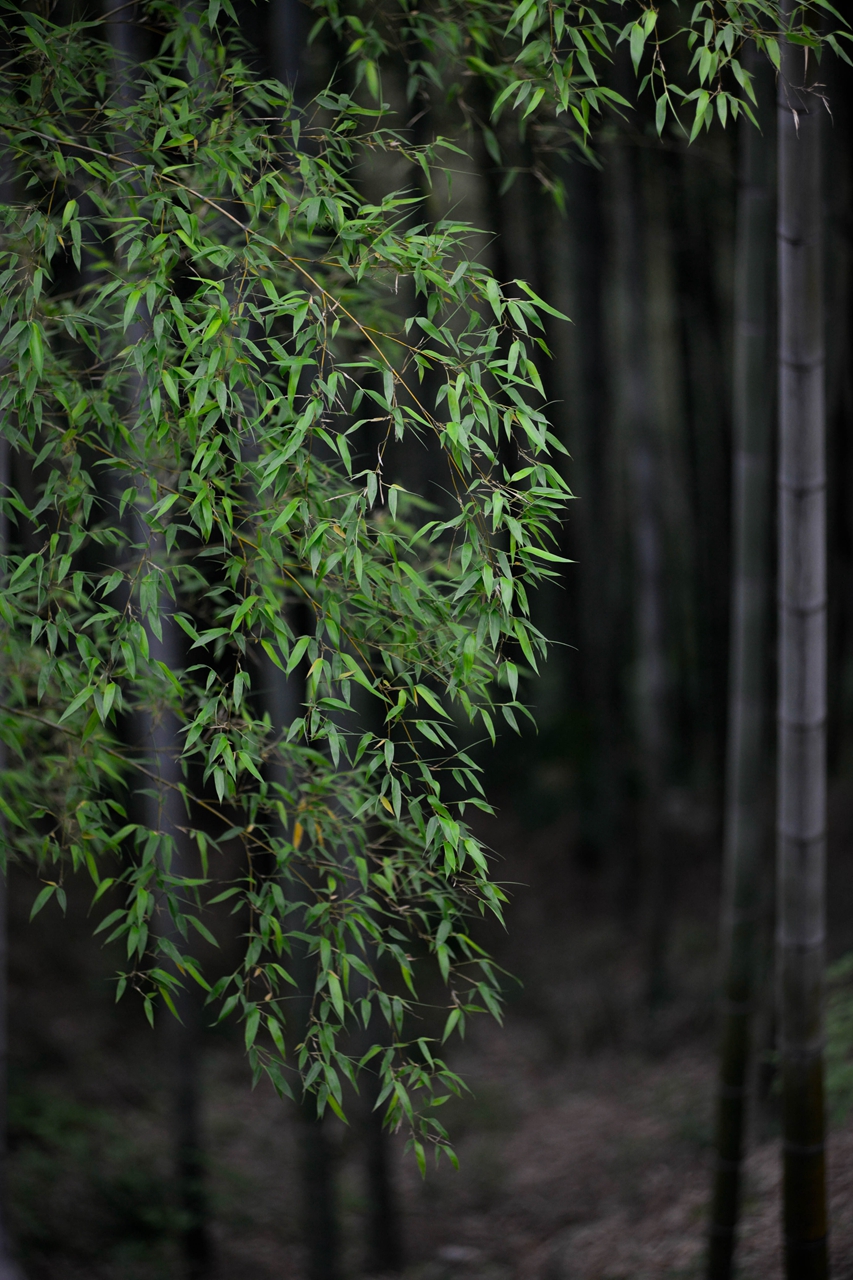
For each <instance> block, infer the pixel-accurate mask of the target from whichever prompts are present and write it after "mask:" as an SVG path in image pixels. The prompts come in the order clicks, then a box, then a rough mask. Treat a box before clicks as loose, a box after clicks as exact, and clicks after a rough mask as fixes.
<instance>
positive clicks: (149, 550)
mask: <svg viewBox="0 0 853 1280" xmlns="http://www.w3.org/2000/svg"><path fill="white" fill-rule="evenodd" d="M108 7H109V6H108ZM106 26H107V31H108V36H109V40H110V43H111V45H112V47H113V49H114V51H115V62H114V78H115V81H116V85H117V90H118V94H119V97H120V98H121V99H122V101H123V102H124V103H125V104H128V102H129V100H130V99H131V95H132V94H133V93H134V88H133V86H132V84H131V83H130V80H129V77H128V69H129V68H130V67H131V66H133V64H134V63H138V62H140V61H141V60H142V58H143V56H144V55H143V48H142V43H141V27H140V25H139V15H138V12H137V8H136V5H135V4H133V5H128V6H126V7H125V8H124V9H123V10H118V11H116V14H115V16H113V17H111V18H110V19H109V20H108V22H107V24H106ZM127 146H128V152H129V154H132V149H133V142H132V139H129V140H128V142H127ZM142 333H143V321H142V320H141V319H136V320H134V321H133V322H132V323H131V325H130V326H129V328H128V335H127V336H128V343H129V345H133V343H134V342H135V341H139V339H140V338H141V337H142ZM131 400H132V404H131V412H132V413H134V414H135V413H136V412H137V411H138V409H139V391H137V390H136V389H134V390H132V392H131ZM139 488H140V493H139V507H138V509H139V511H142V510H144V506H145V502H146V497H145V491H146V488H147V485H146V482H145V481H144V480H141V481H140V485H139ZM131 518H132V519H133V518H134V517H131ZM134 533H135V535H136V541H137V543H138V546H139V547H141V548H144V551H142V552H141V554H143V555H144V556H145V557H146V558H147V559H149V560H150V561H154V560H156V559H157V558H159V557H162V556H163V555H164V554H165V547H164V544H163V539H162V537H158V536H157V535H155V534H152V532H151V530H150V528H149V527H148V525H147V524H146V523H145V521H144V520H143V519H142V517H141V515H137V516H136V518H135V527H134ZM160 621H161V627H162V636H161V637H158V636H157V635H156V634H155V633H154V631H153V629H152V628H150V627H149V628H148V629H147V631H148V646H149V653H150V658H151V662H152V663H155V662H162V663H164V664H165V666H166V667H167V668H168V669H169V670H170V671H172V672H178V671H180V670H181V669H182V668H183V666H184V637H183V632H182V631H181V630H180V628H179V627H178V625H177V623H176V622H175V620H174V617H173V615H172V603H171V599H170V597H169V596H168V594H167V593H166V592H165V591H164V592H163V593H162V595H161V600H160ZM179 729H180V725H179V722H178V718H177V716H176V715H175V713H174V712H173V711H172V710H171V709H170V708H169V707H168V706H165V705H160V706H152V707H149V708H147V709H146V711H145V712H144V713H143V716H142V718H141V723H140V725H139V728H138V733H139V738H140V746H141V749H142V752H143V755H144V756H145V763H146V767H147V768H148V769H149V770H150V771H151V773H152V774H153V775H154V778H155V779H156V781H155V782H154V783H153V785H152V784H150V783H149V786H148V787H145V788H144V789H143V796H142V803H141V808H142V813H143V822H144V825H145V826H146V827H147V828H148V830H149V831H152V832H158V833H159V834H160V859H161V864H162V865H163V866H165V867H166V868H168V870H169V872H170V874H171V875H172V876H173V877H175V878H176V879H178V880H180V879H181V878H182V877H186V876H190V875H192V873H193V861H194V853H195V850H194V845H193V841H192V838H191V836H190V835H189V834H188V830H187V824H188V818H187V814H186V812H185V807H184V801H183V798H182V796H181V793H180V790H179V788H180V786H181V784H182V783H183V781H184V778H183V771H182V769H181V764H180V755H181V739H180V736H179ZM159 917H160V918H159V923H160V929H161V932H162V933H163V934H164V936H166V937H168V938H169V940H170V941H171V942H172V943H173V944H174V945H175V946H176V947H177V948H178V949H180V948H181V946H182V943H183V939H182V937H181V936H180V934H179V931H178V930H177V928H176V927H175V925H174V922H173V920H172V917H171V915H170V913H169V911H168V908H167V906H166V903H165V899H164V900H163V901H162V902H161V905H160V913H159ZM185 981H186V979H185ZM175 1005H176V1008H177V1011H178V1014H179V1019H175V1020H172V1019H171V1015H170V1014H168V1012H166V1014H165V1016H166V1017H167V1018H169V1019H170V1020H169V1022H168V1023H167V1024H166V1026H165V1027H164V1032H163V1047H164V1050H165V1056H166V1063H167V1065H166V1076H167V1088H168V1091H169V1099H170V1104H171V1105H170V1110H171V1116H170V1124H171V1136H172V1139H173V1150H174V1162H175V1163H174V1170H175V1183H176V1198H177V1203H178V1209H179V1226H178V1237H179V1242H180V1249H181V1257H182V1268H183V1274H184V1276H185V1277H186V1280H204V1277H205V1276H206V1275H207V1274H208V1271H209V1269H210V1265H211V1253H212V1250H211V1242H210V1235H209V1229H208V1221H207V1220H208V1206H207V1197H206V1193H205V1187H204V1161H203V1154H202V1142H201V1125H200V1111H201V1105H200V1090H199V1066H200V1064H199V1045H198V1038H199V1030H200V1019H201V1011H200V1008H199V1000H198V998H197V996H196V993H195V991H194V990H193V991H190V990H187V989H186V988H184V989H183V990H182V991H180V992H178V993H177V994H176V996H175Z"/></svg>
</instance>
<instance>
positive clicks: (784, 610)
mask: <svg viewBox="0 0 853 1280" xmlns="http://www.w3.org/2000/svg"><path fill="white" fill-rule="evenodd" d="M790 7H791V6H790V4H789V3H787V2H786V9H787V8H790ZM782 47H783V52H782V70H781V74H780V76H779V84H778V114H777V121H778V164H779V170H778V194H779V203H778V254H779V260H778V261H779V575H780V581H779V700H778V734H779V758H778V796H777V866H778V874H777V893H778V909H777V928H778V934H777V957H778V960H777V964H778V969H777V979H778V1000H779V1028H780V1045H779V1048H780V1064H781V1074H782V1095H783V1135H784V1210H783V1212H784V1230H785V1265H786V1276H787V1277H788V1280H824V1278H825V1277H827V1276H828V1274H829V1263H828V1253H827V1213H826V1170H825V1153H824V1107H823V1020H822V998H823V966H824V929H825V925H824V918H825V862H826V466H825V433H826V427H825V410H824V332H823V281H822V261H821V256H822V243H821V242H822V237H821V215H822V197H821V163H820V132H821V116H822V114H823V111H824V105H823V101H822V98H821V96H820V91H819V90H818V91H814V90H810V89H808V88H807V87H806V85H805V83H804V82H805V81H806V77H807V73H808V58H807V52H808V51H807V50H804V49H803V48H802V46H797V45H794V44H789V43H787V42H785V41H783V42H782Z"/></svg>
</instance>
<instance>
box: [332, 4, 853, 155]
mask: <svg viewBox="0 0 853 1280" xmlns="http://www.w3.org/2000/svg"><path fill="white" fill-rule="evenodd" d="M619 7H620V8H621V9H622V10H624V11H625V14H627V15H630V16H628V20H627V21H624V15H623V16H620V15H618V11H617V10H616V8H615V7H614V6H613V5H611V4H609V3H605V2H604V0H589V2H588V3H585V4H581V5H570V4H567V3H556V4H555V3H553V0H519V2H518V3H516V0H476V2H475V3H470V2H469V0H466V3H464V4H459V3H455V2H454V0H438V2H437V3H434V4H431V5H422V4H420V3H416V2H415V0H400V2H399V4H396V5H391V6H389V7H387V8H383V7H380V6H374V5H371V6H370V7H369V10H368V8H367V6H365V5H363V4H361V3H356V4H355V5H354V6H352V7H347V6H345V5H342V4H341V3H340V0H314V8H315V9H316V10H318V11H319V13H320V15H321V16H320V17H319V18H318V21H317V24H316V26H315V31H316V30H319V29H320V28H321V27H322V26H323V25H324V24H325V23H326V22H329V23H331V24H332V26H333V27H334V29H335V31H336V33H337V35H338V37H339V39H340V40H341V41H342V43H343V44H344V47H346V48H347V49H348V51H349V54H350V56H351V58H352V59H353V60H354V62H355V65H356V68H357V75H358V78H359V80H364V81H365V83H366V84H367V86H368V88H369V90H370V92H371V93H372V94H373V96H374V98H376V99H377V100H379V99H380V98H381V89H380V76H379V68H380V66H381V62H382V60H383V59H387V58H388V57H389V56H391V55H396V56H397V57H400V56H402V57H403V58H404V59H405V60H406V62H407V65H408V72H409V93H410V95H411V96H414V95H415V94H416V93H418V92H428V91H429V89H430V85H433V86H437V87H438V89H439V90H441V91H443V92H445V93H447V94H448V95H449V96H463V97H464V95H465V84H466V81H467V83H469V84H470V83H471V80H472V77H473V78H475V82H480V83H481V84H483V85H485V86H486V87H487V90H488V95H489V99H490V120H487V119H483V120H481V121H480V125H481V127H482V128H483V130H484V133H485V141H486V145H487V146H488V148H489V151H490V153H491V154H493V156H495V158H496V159H497V162H499V152H500V149H499V146H498V143H497V141H496V139H495V134H494V131H493V129H492V128H491V127H490V123H491V124H494V123H495V122H496V121H497V120H498V119H499V117H500V115H501V113H502V111H504V110H505V109H507V108H510V109H511V110H512V111H513V112H514V113H515V114H516V115H517V117H518V122H519V126H520V128H521V129H522V131H524V130H525V129H526V128H527V127H528V126H529V124H532V125H533V127H534V136H536V134H538V135H539V139H540V144H541V147H540V149H541V151H542V152H543V153H547V152H548V151H549V150H553V149H554V147H555V146H559V145H560V144H559V141H557V139H559V136H560V134H562V135H563V137H564V138H565V137H568V138H569V139H570V140H571V141H572V143H573V144H575V145H576V146H578V147H579V148H580V150H581V151H585V152H586V151H588V149H589V147H590V144H591V142H592V135H593V121H594V120H595V118H596V117H598V118H599V119H600V118H601V117H602V115H603V113H604V112H605V111H606V110H607V109H608V108H609V109H611V110H612V109H614V108H615V109H616V110H620V111H622V110H627V109H629V108H630V107H631V103H630V102H629V101H628V100H627V99H626V98H625V97H624V94H623V93H619V92H617V91H616V89H615V88H614V87H613V86H612V85H608V84H607V82H606V81H607V75H606V72H607V67H608V64H609V63H610V62H611V61H612V58H613V52H614V48H615V47H616V46H617V45H619V44H621V43H622V42H623V41H627V43H628V47H629V50H630V55H631V62H632V64H633V67H634V71H635V73H636V74H637V76H638V77H640V76H641V78H640V80H639V84H638V94H642V93H643V92H644V91H645V90H646V89H647V88H648V89H649V91H650V93H651V94H652V96H653V98H654V120H655V127H656V129H657V132H658V134H661V133H662V132H663V129H664V127H665V125H666V123H667V120H668V119H670V120H671V121H672V122H673V123H674V124H675V126H676V128H677V129H678V130H679V131H680V132H682V133H683V134H684V135H685V136H688V137H689V139H690V141H691V142H692V141H693V140H694V139H695V138H696V136H697V135H698V133H699V131H700V129H702V128H703V127H705V128H710V126H711V123H712V121H713V120H714V117H715V113H716V117H717V118H718V119H719V121H720V123H721V124H722V125H723V127H725V125H726V123H727V121H728V119H729V118H730V117H731V118H732V119H737V116H738V114H739V112H740V111H745V112H746V114H747V116H748V117H749V118H750V119H751V120H753V121H754V120H755V117H754V114H753V110H752V107H753V105H754V104H755V93H754V90H753V87H752V82H751V75H750V73H749V71H748V70H747V69H746V67H744V65H743V63H742V61H741V56H742V50H743V47H744V45H745V44H746V43H747V42H748V41H754V43H755V44H756V46H757V48H758V49H759V51H761V52H762V53H764V54H766V56H767V57H768V58H769V59H770V60H771V62H772V63H773V66H774V67H775V68H776V69H777V70H778V69H779V66H780V55H779V39H780V37H781V36H782V34H783V33H784V35H785V37H786V38H787V39H788V40H789V41H792V42H793V43H796V44H799V45H802V46H804V48H805V49H807V50H813V51H814V53H815V55H816V56H817V57H818V58H819V57H820V54H821V52H822V49H823V47H824V45H828V46H829V47H830V48H831V49H832V50H833V51H834V52H835V53H837V54H838V55H839V56H840V57H842V58H843V59H844V60H845V61H850V59H849V57H848V54H847V53H846V51H845V48H844V45H843V44H842V43H841V42H842V41H844V40H850V39H851V32H850V30H849V25H848V23H847V22H846V20H845V19H844V18H842V17H841V15H840V14H839V13H838V12H837V10H836V9H834V8H833V6H832V5H831V4H830V3H829V2H828V0H808V3H805V4H799V5H795V6H790V12H785V9H784V6H783V5H782V4H780V3H779V0H725V3H720V0H698V3H696V4H694V6H693V8H692V10H690V11H689V18H687V20H685V18H686V14H687V12H688V11H684V12H682V10H681V8H680V7H679V6H678V5H677V4H675V3H672V4H668V5H656V4H654V3H650V2H649V0H637V2H636V3H629V2H628V0H620V4H619ZM827 15H828V16H829V18H831V19H834V20H836V21H837V22H838V23H839V24H840V25H839V27H838V28H837V29H836V30H834V31H833V30H831V31H825V30H824V29H823V28H824V27H825V24H826V19H827ZM617 17H619V20H618V21H617V20H615V19H616V18H617ZM685 53H686V54H687V58H686V61H687V63H688V70H687V75H688V80H687V81H686V82H685V83H683V84H681V83H678V77H676V79H675V80H673V78H672V72H671V69H670V68H668V63H672V62H675V64H676V66H678V65H679V63H680V60H681V59H683V56H684V54H685ZM641 73H642V74H641ZM696 81H698V83H696ZM685 109H686V112H687V119H686V120H683V119H682V115H683V114H684V112H685ZM470 114H471V113H470V111H469V115H470ZM561 116H565V117H566V122H565V123H563V125H562V126H561V128H560V129H555V127H554V126H555V124H556V122H557V121H558V120H559V118H560V117H561ZM540 176H541V175H540Z"/></svg>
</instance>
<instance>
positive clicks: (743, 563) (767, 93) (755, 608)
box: [708, 48, 775, 1280]
mask: <svg viewBox="0 0 853 1280" xmlns="http://www.w3.org/2000/svg"><path fill="white" fill-rule="evenodd" d="M746 65H747V66H748V68H749V70H750V71H751V73H752V74H753V76H754V84H755V87H756V96H757V97H758V100H759V110H758V117H759V119H760V121H761V125H762V130H763V132H759V131H758V129H756V128H755V126H754V125H753V124H752V123H751V122H750V121H749V120H748V119H747V118H746V117H745V116H742V117H741V122H740V135H739V147H740V183H739V189H738V209H737V241H736V251H735V318H734V331H735V347H734V404H733V410H734V413H733V427H734V441H733V449H732V485H733V493H732V551H733V562H732V586H731V598H732V603H731V608H732V612H731V638H730V669H729V711H728V717H729V719H728V741H727V759H726V808H725V832H724V841H725V873H724V884H723V906H722V922H721V923H722V929H721V933H722V948H721V951H722V957H721V958H722V964H721V994H722V1000H721V1011H720V1012H721V1018H720V1021H721V1027H720V1060H719V1074H718V1078H717V1115H716V1134H715V1146H716V1162H715V1167H714V1187H713V1201H712V1206H711V1231H710V1241H709V1254H708V1276H709V1280H729V1277H730V1276H731V1275H732V1268H733V1262H734V1250H735V1241H736V1231H737V1222H738V1216H739V1210H740V1205H739V1198H740V1172H741V1161H742V1157H743V1146H744V1136H745V1129H746V1112H747V1092H748V1073H749V1064H750V1056H751V1043H752V1040H751V1036H752V1017H753V1012H754V1002H755V995H756V985H757V970H758V964H759V954H758V952H759V943H760V933H761V910H762V903H763V900H764V894H763V883H762V882H763V879H764V870H765V868H766V865H767V864H766V856H765V855H766V854H767V853H768V852H769V834H770V833H769V829H768V826H769V824H768V814H767V810H766V798H767V782H768V777H767V766H766V761H767V754H768V746H769V744H768V732H767V730H768V727H769V726H768V714H767V712H768V706H767V700H768V683H769V682H768V677H767V642H768V638H769V621H770V619H769V610H770V595H769V577H770V519H771V507H772V502H771V496H772V493H771V454H772V449H771V442H772V432H773V408H774V396H773V389H772V388H773V381H772V380H773V346H774V339H773V308H774V299H773V292H774V265H775V255H774V237H773V213H774V204H775V201H774V190H773V181H774V163H773V151H772V143H773V130H772V122H773V106H774V103H773V74H772V67H771V65H770V62H769V61H768V60H767V59H764V58H761V57H760V56H759V55H757V54H756V52H755V50H754V48H750V51H749V53H748V55H747V62H746Z"/></svg>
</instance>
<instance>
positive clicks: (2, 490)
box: [0, 149, 21, 1280]
mask: <svg viewBox="0 0 853 1280" xmlns="http://www.w3.org/2000/svg"><path fill="white" fill-rule="evenodd" d="M13 179H14V172H13V169H12V166H11V164H10V163H9V160H8V156H7V154H6V153H4V151H3V150H2V149H0V202H2V203H3V204H11V202H12V199H13V197H14V181H13ZM2 373H3V370H2V366H0V376H2ZM11 463H12V459H11V450H10V448H9V440H8V438H7V436H6V434H5V432H4V431H3V430H2V424H1V423H0V495H2V497H3V498H4V499H5V498H6V497H7V496H8V494H9V491H10V488H11V484H12V465H11ZM8 555H9V517H8V515H7V514H6V511H5V509H4V508H0V575H2V576H0V582H5V580H6V564H7V557H8ZM7 762H8V759H7V751H6V744H5V742H3V740H2V738H0V775H2V773H3V771H4V770H5V769H6V766H7ZM8 834H9V833H8V827H7V824H6V820H5V818H3V817H0V841H2V842H3V854H4V858H3V863H4V865H3V867H2V868H0V1280H21V1272H20V1270H19V1269H18V1267H17V1266H16V1264H15V1263H14V1262H13V1261H12V1257H11V1253H10V1241H9V1199H8V1151H7V1118H8V1076H9V921H8V873H9V838H8Z"/></svg>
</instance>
